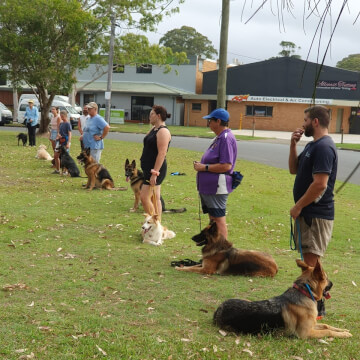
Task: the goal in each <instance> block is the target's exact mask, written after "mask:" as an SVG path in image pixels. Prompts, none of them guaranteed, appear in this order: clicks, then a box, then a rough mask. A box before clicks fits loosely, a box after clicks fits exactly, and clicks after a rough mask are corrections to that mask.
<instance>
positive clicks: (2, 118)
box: [0, 102, 13, 126]
mask: <svg viewBox="0 0 360 360" xmlns="http://www.w3.org/2000/svg"><path fill="white" fill-rule="evenodd" d="M12 121H13V115H12V112H11V111H10V110H9V109H8V108H7V107H6V106H5V105H4V104H3V103H2V102H0V125H1V126H4V125H7V124H10V123H11V122H12Z"/></svg>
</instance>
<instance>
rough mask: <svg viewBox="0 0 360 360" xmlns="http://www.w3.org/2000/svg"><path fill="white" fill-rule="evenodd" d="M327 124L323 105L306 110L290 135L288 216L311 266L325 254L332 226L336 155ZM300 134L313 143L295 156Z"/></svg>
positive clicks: (328, 118)
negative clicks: (291, 179) (291, 199)
mask: <svg viewBox="0 0 360 360" xmlns="http://www.w3.org/2000/svg"><path fill="white" fill-rule="evenodd" d="M329 123H330V115H329V110H328V109H326V108H325V107H324V106H319V105H318V106H313V107H310V108H308V109H306V110H305V115H304V124H303V128H302V129H301V128H298V129H296V130H295V131H294V132H293V133H292V136H291V143H290V154H289V170H290V173H291V174H296V178H295V183H294V189H293V194H294V200H295V205H294V206H293V207H292V208H291V209H290V215H291V216H292V218H293V219H295V220H296V221H297V226H296V227H295V241H296V242H298V236H299V234H298V228H299V229H300V236H301V248H302V253H303V257H304V261H305V262H306V263H307V264H308V265H310V266H312V267H315V265H316V263H317V262H318V261H319V259H320V257H321V256H323V255H324V253H325V251H326V248H327V246H328V244H329V242H330V239H331V235H332V229H333V224H334V186H335V180H336V172H337V162H338V156H337V151H336V147H335V144H334V142H333V140H332V138H331V137H330V136H329V135H328V127H329ZM303 134H305V136H312V137H313V138H314V140H313V141H311V142H310V143H308V144H307V145H306V146H305V148H304V150H303V152H302V153H301V154H300V155H299V156H297V152H296V144H297V143H298V141H299V140H300V138H301V136H302V135H303ZM298 248H299V246H298Z"/></svg>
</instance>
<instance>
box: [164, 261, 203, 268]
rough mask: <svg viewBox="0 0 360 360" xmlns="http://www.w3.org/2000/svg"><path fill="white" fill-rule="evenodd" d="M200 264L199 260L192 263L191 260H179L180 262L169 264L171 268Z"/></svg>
mask: <svg viewBox="0 0 360 360" xmlns="http://www.w3.org/2000/svg"><path fill="white" fill-rule="evenodd" d="M201 263H202V260H200V261H193V260H191V259H184V260H180V261H172V262H171V266H180V267H184V266H194V265H200V264H201Z"/></svg>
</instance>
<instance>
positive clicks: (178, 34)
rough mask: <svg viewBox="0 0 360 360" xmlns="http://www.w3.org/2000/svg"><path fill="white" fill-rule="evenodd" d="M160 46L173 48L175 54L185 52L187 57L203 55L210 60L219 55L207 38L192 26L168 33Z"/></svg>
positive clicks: (160, 42) (161, 40)
mask: <svg viewBox="0 0 360 360" xmlns="http://www.w3.org/2000/svg"><path fill="white" fill-rule="evenodd" d="M159 44H161V45H164V46H166V47H169V48H171V49H172V51H174V52H182V51H184V52H185V53H186V54H187V55H198V56H200V55H203V56H205V57H207V58H210V59H212V58H213V55H217V53H218V52H217V50H216V49H215V48H214V47H213V45H212V43H211V41H210V40H209V39H208V38H207V37H206V36H204V35H202V34H200V33H198V32H197V31H196V30H195V29H194V28H192V27H190V26H182V27H181V28H180V29H173V30H170V31H168V32H167V33H166V34H165V35H164V36H163V37H162V38H161V39H160V41H159Z"/></svg>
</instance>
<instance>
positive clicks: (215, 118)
mask: <svg viewBox="0 0 360 360" xmlns="http://www.w3.org/2000/svg"><path fill="white" fill-rule="evenodd" d="M211 120H214V121H216V120H217V119H216V118H213V117H212V118H210V119H208V121H207V122H208V124H210V121H211Z"/></svg>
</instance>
